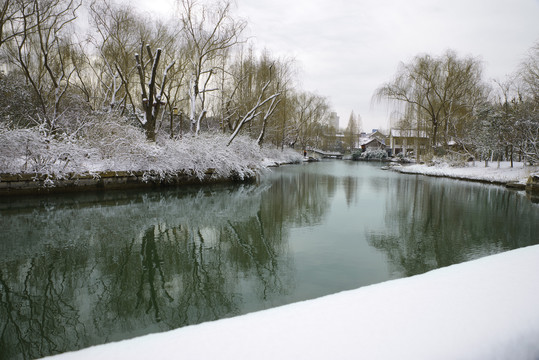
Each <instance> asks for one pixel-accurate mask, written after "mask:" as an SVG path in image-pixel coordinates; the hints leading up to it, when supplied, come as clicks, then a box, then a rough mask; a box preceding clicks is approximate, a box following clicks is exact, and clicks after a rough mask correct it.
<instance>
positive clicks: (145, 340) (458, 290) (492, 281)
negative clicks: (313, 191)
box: [51, 245, 539, 360]
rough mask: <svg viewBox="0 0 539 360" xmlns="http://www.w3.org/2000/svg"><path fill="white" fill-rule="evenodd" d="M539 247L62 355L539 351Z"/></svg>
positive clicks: (389, 355) (453, 355)
mask: <svg viewBox="0 0 539 360" xmlns="http://www.w3.org/2000/svg"><path fill="white" fill-rule="evenodd" d="M537 304H539V245H536V246H531V247H527V248H521V249H518V250H513V251H510V252H506V253H502V254H498V255H493V256H489V257H485V258H482V259H479V260H475V261H471V262H467V263H462V264H458V265H454V266H450V267H446V268H442V269H437V270H434V271H431V272H428V273H426V274H422V275H418V276H414V277H409V278H404V279H399V280H393V281H389V282H385V283H381V284H377V285H372V286H367V287H363V288H359V289H356V290H352V291H346V292H342V293H338V294H334V295H330V296H326V297H323V298H319V299H314V300H309V301H305V302H300V303H295V304H291V305H286V306H282V307H279V308H274V309H270V310H265V311H261V312H256V313H251V314H247V315H244V316H239V317H235V318H231V319H224V320H219V321H215V322H208V323H204V324H199V325H194V326H188V327H184V328H180V329H176V330H173V331H169V332H166V333H160V334H152V335H146V336H143V337H140V338H135V339H131V340H125V341H122V342H118V343H110V344H105V345H99V346H95V347H91V348H88V349H84V350H80V351H78V352H72V353H65V354H61V355H57V356H54V357H51V358H54V359H58V360H60V359H62V360H68V359H76V360H83V359H99V358H107V359H112V358H118V359H148V358H152V359H168V358H178V357H181V358H185V359H195V358H196V359H396V358H398V359H538V358H539V306H537Z"/></svg>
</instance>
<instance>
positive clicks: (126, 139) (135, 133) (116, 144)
mask: <svg viewBox="0 0 539 360" xmlns="http://www.w3.org/2000/svg"><path fill="white" fill-rule="evenodd" d="M85 124H86V125H85V126H83V127H82V128H81V129H79V131H78V132H76V133H74V134H72V135H71V136H68V135H62V134H56V135H55V136H51V135H47V134H48V133H47V132H46V131H41V129H40V128H39V127H35V128H30V129H9V128H7V126H5V125H0V173H39V174H45V175H54V176H55V177H63V176H65V175H66V174H69V173H88V172H89V173H97V172H100V171H143V172H146V173H147V176H148V179H151V178H159V179H166V178H167V177H169V176H171V175H175V174H177V173H178V172H182V171H184V172H188V173H191V174H193V175H195V176H197V177H199V178H202V177H204V176H206V173H207V172H208V171H209V170H211V172H212V173H213V174H214V175H215V176H218V177H229V176H234V177H236V178H238V179H244V178H246V177H251V176H253V175H255V174H256V173H257V172H259V171H261V170H262V169H263V168H264V167H265V166H266V165H265V164H266V163H267V159H270V160H271V161H273V162H277V163H285V162H299V161H301V155H300V154H298V153H297V152H295V151H293V150H291V149H288V150H285V151H280V150H278V149H275V148H273V147H269V146H263V147H260V146H258V145H257V144H256V142H255V141H254V140H252V139H251V138H249V137H247V136H238V137H237V138H236V139H235V140H234V142H233V143H232V144H231V145H230V146H227V142H228V136H227V135H225V134H222V133H204V134H201V135H199V136H196V137H193V136H184V137H183V138H182V139H170V138H169V137H168V136H160V137H158V138H157V141H156V142H148V141H147V140H146V137H145V135H144V132H143V131H142V130H141V129H140V128H138V127H135V126H132V125H130V124H129V123H128V121H127V120H125V119H122V118H117V117H114V116H104V115H103V114H101V115H100V116H95V118H92V119H89V120H88V119H87V121H86V122H85Z"/></svg>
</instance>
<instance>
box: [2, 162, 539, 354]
mask: <svg viewBox="0 0 539 360" xmlns="http://www.w3.org/2000/svg"><path fill="white" fill-rule="evenodd" d="M379 167H380V165H379V164H365V163H355V162H346V161H328V162H321V163H316V164H304V165H296V166H287V167H281V168H278V169H274V170H273V171H272V172H271V173H268V174H266V175H265V176H263V177H262V178H261V181H260V183H259V184H256V185H255V184H250V185H218V186H207V187H193V188H182V189H169V190H155V191H113V192H104V193H91V194H88V193H87V194H79V195H72V194H70V195H55V196H46V197H36V198H17V199H8V198H3V199H0V216H1V218H0V358H1V359H17V358H37V357H42V356H46V355H50V354H55V353H61V352H65V351H71V350H76V349H80V348H83V347H87V346H91V345H95V344H101V343H106V342H110V341H117V340H121V339H126V338H131V337H134V336H138V335H143V334H147V333H152V332H160V331H166V330H170V329H174V328H178V327H181V326H186V325H190V324H196V323H200V322H204V321H210V320H215V319H220V318H224V317H230V316H236V315H239V314H244V313H247V312H251V311H256V310H261V309H266V308H270V307H274V306H279V305H282V304H287V303H291V302H296V301H301V300H306V299H312V298H316V297H319V296H323V295H327V294H332V293H336V292H339V291H343V290H348V289H354V288H358V287H361V286H366V285H370V284H374V283H379V282H382V281H386V280H389V279H394V278H400V277H405V276H411V275H415V274H420V273H423V272H426V271H429V270H431V269H435V268H438V267H443V266H448V265H452V264H456V263H460V262H463V261H468V260H471V259H475V258H478V257H481V256H485V255H489V254H494V253H498V252H502V251H506V250H509V249H514V248H518V247H523V246H527V245H532V244H537V243H539V238H538V236H537V234H539V206H538V205H534V204H532V203H531V202H530V201H529V200H528V199H526V197H525V196H523V195H522V194H521V193H518V192H514V191H508V190H506V189H504V188H502V187H498V186H491V185H484V184H475V183H469V182H461V181H456V180H449V179H441V178H428V177H422V176H417V175H402V174H397V173H393V172H388V171H382V170H380V168H379Z"/></svg>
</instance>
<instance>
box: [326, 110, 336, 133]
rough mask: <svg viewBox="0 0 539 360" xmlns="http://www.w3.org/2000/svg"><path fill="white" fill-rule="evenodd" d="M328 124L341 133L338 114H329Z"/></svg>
mask: <svg viewBox="0 0 539 360" xmlns="http://www.w3.org/2000/svg"><path fill="white" fill-rule="evenodd" d="M328 123H329V126H331V127H333V128H334V129H335V131H339V116H337V113H336V112H332V113H331V114H329V120H328Z"/></svg>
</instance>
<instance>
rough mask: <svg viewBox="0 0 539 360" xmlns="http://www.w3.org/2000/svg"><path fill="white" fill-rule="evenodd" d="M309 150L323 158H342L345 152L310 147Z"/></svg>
mask: <svg viewBox="0 0 539 360" xmlns="http://www.w3.org/2000/svg"><path fill="white" fill-rule="evenodd" d="M308 151H309V152H311V153H314V154H317V155H319V156H321V157H323V158H331V159H342V157H343V154H341V153H340V152H337V151H324V150H320V149H309V150H308Z"/></svg>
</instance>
